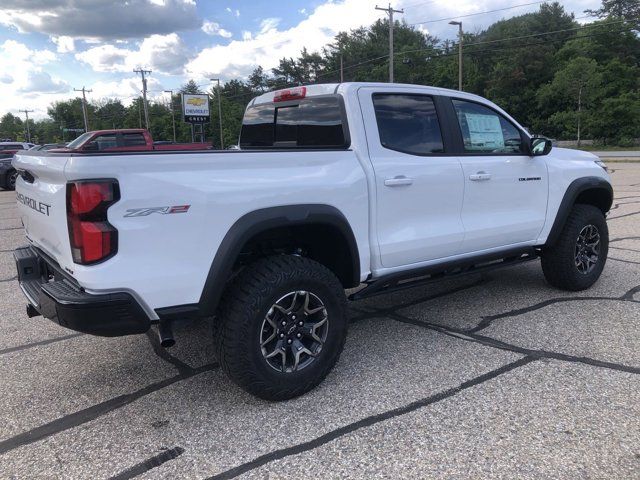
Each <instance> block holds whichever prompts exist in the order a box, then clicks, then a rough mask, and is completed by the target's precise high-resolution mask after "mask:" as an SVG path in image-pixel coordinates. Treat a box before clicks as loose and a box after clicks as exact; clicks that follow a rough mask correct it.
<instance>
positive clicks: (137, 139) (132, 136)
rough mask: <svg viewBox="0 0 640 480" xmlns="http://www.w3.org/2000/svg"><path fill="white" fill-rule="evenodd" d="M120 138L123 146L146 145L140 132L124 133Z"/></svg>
mask: <svg viewBox="0 0 640 480" xmlns="http://www.w3.org/2000/svg"><path fill="white" fill-rule="evenodd" d="M122 139H123V140H124V146H125V147H144V146H146V145H147V141H146V140H145V139H144V135H143V134H142V133H124V134H123V135H122Z"/></svg>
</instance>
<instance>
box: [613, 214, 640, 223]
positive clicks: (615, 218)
mask: <svg viewBox="0 0 640 480" xmlns="http://www.w3.org/2000/svg"><path fill="white" fill-rule="evenodd" d="M638 214H640V212H631V213H625V214H624V215H616V216H615V217H607V221H608V222H610V221H611V220H617V219H618V218H624V217H630V216H631V215H638Z"/></svg>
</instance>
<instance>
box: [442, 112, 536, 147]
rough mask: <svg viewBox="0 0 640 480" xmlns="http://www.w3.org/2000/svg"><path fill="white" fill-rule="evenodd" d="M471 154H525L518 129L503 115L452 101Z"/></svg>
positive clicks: (464, 140)
mask: <svg viewBox="0 0 640 480" xmlns="http://www.w3.org/2000/svg"><path fill="white" fill-rule="evenodd" d="M452 101H453V107H454V108H455V111H456V115H457V117H458V124H459V125H460V130H461V132H462V140H463V142H464V151H465V152H467V153H513V154H522V153H525V148H524V142H523V141H522V137H521V135H520V130H518V129H517V128H516V127H515V126H514V125H513V124H512V123H511V122H510V121H508V120H507V119H506V118H504V117H503V116H502V115H500V114H499V113H497V112H495V111H494V110H492V109H490V108H489V107H485V106H484V105H480V104H479V103H474V102H466V101H464V100H452Z"/></svg>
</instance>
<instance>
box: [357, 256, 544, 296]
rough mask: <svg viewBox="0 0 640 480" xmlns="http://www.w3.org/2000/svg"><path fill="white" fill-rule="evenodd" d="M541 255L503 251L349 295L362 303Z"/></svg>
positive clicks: (397, 276)
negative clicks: (378, 296) (364, 299)
mask: <svg viewBox="0 0 640 480" xmlns="http://www.w3.org/2000/svg"><path fill="white" fill-rule="evenodd" d="M539 255H540V253H539V251H537V250H535V249H533V248H530V249H527V250H516V251H513V252H501V253H500V254H491V255H485V256H482V257H480V258H478V257H476V258H473V259H466V260H458V261H455V262H450V263H446V264H439V265H433V266H429V267H423V268H421V269H416V270H410V271H403V272H397V273H392V274H389V275H386V276H384V277H381V278H379V279H376V280H372V281H370V282H367V284H366V286H365V287H364V288H362V289H360V290H358V291H357V292H355V293H352V294H351V295H349V300H361V299H363V298H368V297H373V296H375V295H381V294H383V293H390V292H397V291H399V290H405V289H407V288H413V287H417V286H419V285H425V284H427V283H433V282H438V281H440V280H444V279H446V278H452V277H459V276H462V275H468V274H471V273H481V272H487V271H490V270H495V269H498V268H505V267H510V266H513V265H518V264H521V263H524V262H528V261H530V260H535V259H537V258H538V257H539Z"/></svg>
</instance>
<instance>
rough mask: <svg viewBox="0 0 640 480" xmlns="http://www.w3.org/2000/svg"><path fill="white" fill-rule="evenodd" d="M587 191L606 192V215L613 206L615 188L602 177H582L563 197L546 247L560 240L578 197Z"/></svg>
mask: <svg viewBox="0 0 640 480" xmlns="http://www.w3.org/2000/svg"><path fill="white" fill-rule="evenodd" d="M587 190H604V191H605V192H606V193H607V194H608V195H609V201H608V204H607V205H606V208H605V209H604V211H603V213H606V212H608V211H609V209H610V208H611V205H612V204H613V187H612V186H611V183H609V182H608V181H607V180H606V179H605V178H602V177H582V178H578V179H576V180H574V181H573V182H571V183H570V184H569V186H568V187H567V190H566V191H565V193H564V196H563V197H562V201H561V202H560V206H559V207H558V212H557V213H556V219H555V220H554V222H553V226H552V227H551V231H550V232H549V236H548V237H547V241H546V242H545V244H546V245H553V244H554V243H556V241H557V240H558V237H559V236H560V233H561V232H562V229H563V228H564V224H565V222H566V221H567V218H568V217H569V213H570V212H571V208H572V207H573V205H574V204H575V203H576V199H577V198H578V195H580V194H581V193H582V192H585V191H587Z"/></svg>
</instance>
